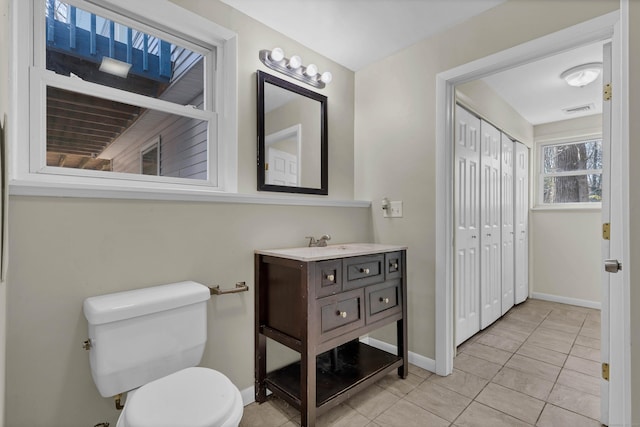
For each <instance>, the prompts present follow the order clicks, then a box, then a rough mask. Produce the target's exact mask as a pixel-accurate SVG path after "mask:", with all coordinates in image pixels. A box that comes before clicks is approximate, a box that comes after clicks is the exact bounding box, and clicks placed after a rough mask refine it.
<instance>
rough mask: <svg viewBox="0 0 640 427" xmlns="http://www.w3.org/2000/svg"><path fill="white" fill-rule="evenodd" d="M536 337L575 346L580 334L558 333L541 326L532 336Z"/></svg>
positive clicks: (555, 330)
mask: <svg viewBox="0 0 640 427" xmlns="http://www.w3.org/2000/svg"><path fill="white" fill-rule="evenodd" d="M534 335H535V336H540V337H543V338H547V339H552V340H558V341H562V342H567V343H570V344H573V342H574V341H575V339H576V336H577V335H578V334H577V333H574V332H563V331H558V330H557V329H549V328H545V327H544V326H540V327H539V328H538V329H536V330H535V331H534V332H533V333H532V334H531V336H534Z"/></svg>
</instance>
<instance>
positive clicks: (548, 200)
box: [539, 139, 602, 205]
mask: <svg viewBox="0 0 640 427" xmlns="http://www.w3.org/2000/svg"><path fill="white" fill-rule="evenodd" d="M540 159H541V164H540V171H541V173H540V183H539V189H540V190H539V191H540V195H539V197H540V203H541V204H543V205H560V204H568V203H586V204H588V203H600V202H601V200H602V140H601V139H591V140H587V141H579V142H570V143H564V144H545V145H542V146H541V155H540Z"/></svg>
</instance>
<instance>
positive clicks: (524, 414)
mask: <svg viewBox="0 0 640 427" xmlns="http://www.w3.org/2000/svg"><path fill="white" fill-rule="evenodd" d="M475 400H476V401H477V402H480V403H482V404H485V405H487V406H490V407H491V408H493V409H497V410H498V411H500V412H504V413H505V414H507V415H511V416H512V417H515V418H517V419H519V420H522V421H524V422H526V423H529V424H534V423H535V422H536V420H537V419H538V416H539V415H540V413H541V412H542V408H543V407H544V402H543V401H542V400H538V399H536V398H533V397H531V396H528V395H526V394H524V393H520V392H518V391H515V390H511V389H509V388H506V387H503V386H501V385H498V384H493V383H491V384H489V385H487V386H486V387H485V388H484V389H483V390H482V391H481V392H480V394H479V395H478V397H477V398H476V399H475Z"/></svg>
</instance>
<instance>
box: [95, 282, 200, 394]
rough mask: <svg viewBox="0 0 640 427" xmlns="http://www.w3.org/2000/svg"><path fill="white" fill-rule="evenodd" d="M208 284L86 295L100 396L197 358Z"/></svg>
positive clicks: (185, 365) (192, 363) (136, 384)
mask: <svg viewBox="0 0 640 427" xmlns="http://www.w3.org/2000/svg"><path fill="white" fill-rule="evenodd" d="M209 298H210V292H209V288H207V287H206V286H204V285H201V284H199V283H196V282H180V283H172V284H168V285H161V286H153V287H149V288H143V289H135V290H131V291H125V292H118V293H114V294H107V295H100V296H95V297H90V298H87V299H86V300H85V301H84V305H83V309H84V315H85V317H86V318H87V321H88V323H89V339H90V340H91V348H90V356H89V361H90V365H91V375H92V376H93V381H94V382H95V384H96V387H97V388H98V391H99V392H100V394H101V395H102V396H103V397H108V396H114V395H116V394H118V393H123V392H125V391H129V390H132V389H134V388H137V387H140V386H142V385H144V384H146V383H148V382H150V381H153V380H155V379H158V378H161V377H164V376H166V375H169V374H170V373H173V372H176V371H179V370H181V369H184V368H188V367H191V366H196V365H197V364H198V363H200V359H201V358H202V353H203V351H204V346H205V343H206V340H207V304H206V302H207V301H208V300H209Z"/></svg>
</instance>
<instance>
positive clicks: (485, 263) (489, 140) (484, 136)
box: [480, 121, 502, 329]
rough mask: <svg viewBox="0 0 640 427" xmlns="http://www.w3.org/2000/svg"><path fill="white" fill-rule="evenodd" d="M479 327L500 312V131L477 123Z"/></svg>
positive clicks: (490, 321)
mask: <svg viewBox="0 0 640 427" xmlns="http://www.w3.org/2000/svg"><path fill="white" fill-rule="evenodd" d="M480 135H481V136H480V170H481V173H480V229H481V230H480V263H481V264H480V304H481V306H480V327H481V328H482V329H484V328H486V327H487V326H489V325H490V324H492V323H493V322H495V321H496V320H498V319H499V318H500V316H501V315H502V304H501V302H502V286H501V279H502V269H501V268H500V264H501V261H502V260H501V258H500V253H501V245H502V240H501V239H500V234H501V233H500V232H501V229H502V222H501V221H500V214H501V212H500V204H501V203H500V201H501V200H500V163H501V159H500V150H501V147H502V144H501V141H500V131H499V130H498V129H496V128H495V127H493V126H491V125H490V124H489V123H487V122H485V121H482V122H481V124H480Z"/></svg>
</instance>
